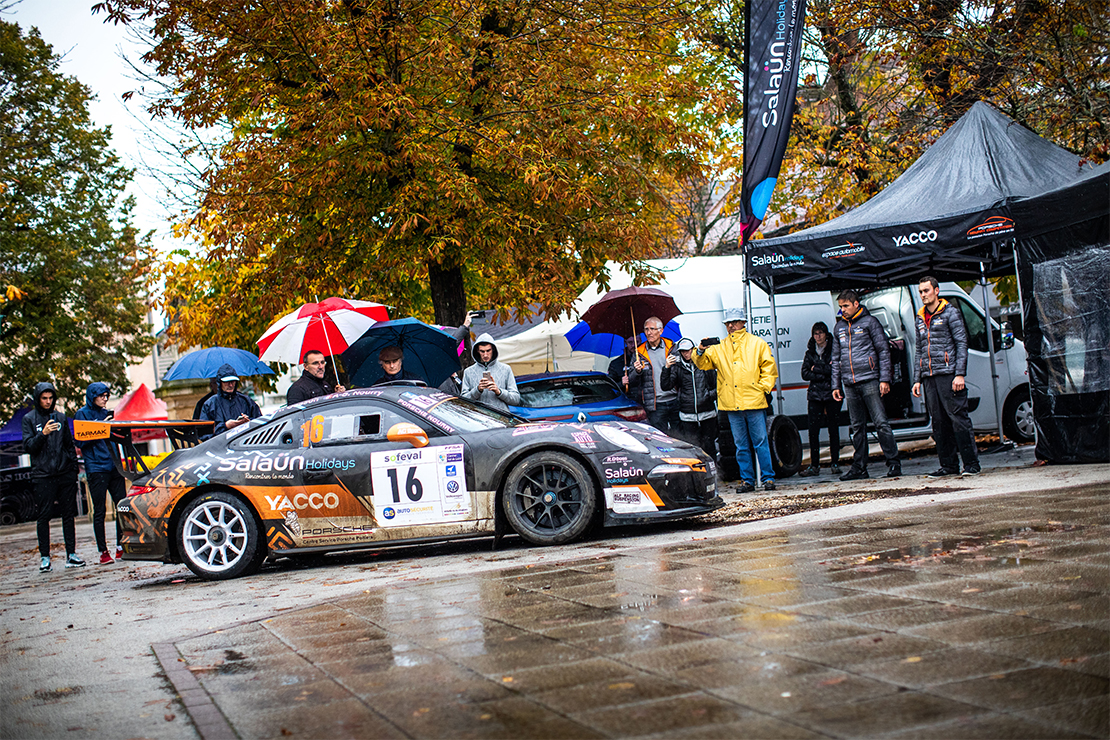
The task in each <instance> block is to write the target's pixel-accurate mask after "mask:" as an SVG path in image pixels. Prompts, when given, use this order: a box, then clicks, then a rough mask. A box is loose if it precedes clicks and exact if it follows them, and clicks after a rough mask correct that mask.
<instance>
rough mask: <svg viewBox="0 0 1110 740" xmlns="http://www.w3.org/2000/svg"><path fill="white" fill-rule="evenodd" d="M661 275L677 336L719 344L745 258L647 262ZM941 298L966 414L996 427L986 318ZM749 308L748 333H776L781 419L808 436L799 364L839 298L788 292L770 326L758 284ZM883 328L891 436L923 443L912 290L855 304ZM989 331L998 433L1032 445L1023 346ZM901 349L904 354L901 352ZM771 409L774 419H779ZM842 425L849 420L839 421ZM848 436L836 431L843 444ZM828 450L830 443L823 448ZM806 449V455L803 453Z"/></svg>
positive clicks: (965, 301)
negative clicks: (960, 337) (957, 320)
mask: <svg viewBox="0 0 1110 740" xmlns="http://www.w3.org/2000/svg"><path fill="white" fill-rule="evenodd" d="M650 264H651V265H652V266H653V267H656V268H658V269H660V270H662V271H663V273H664V276H665V277H664V281H663V282H662V283H661V284H660V285H659V286H657V287H659V288H661V289H662V290H665V291H666V292H668V293H670V294H671V295H672V296H673V297H674V299H675V303H676V304H677V305H678V307H679V308H680V309H682V311H683V314H682V315H681V316H679V317H678V318H677V319H676V321H677V323H678V325H679V327H680V328H681V329H682V335H683V336H686V337H690V338H691V339H694V340H695V341H696V340H698V339H701V338H703V337H723V336H724V325H723V324H722V323H721V310H722V308H723V307H725V306H742V305H743V304H744V286H743V257H742V256H727V257H695V258H690V259H687V260H653V261H652V262H651V263H650ZM940 290H941V295H942V296H943V297H944V298H946V299H948V301H949V302H951V303H952V304H953V305H955V306H958V307H959V309H960V312H961V313H962V314H963V317H964V322H965V323H966V324H967V329H968V369H967V387H968V408H969V410H970V412H971V421H972V424H973V425H974V427H975V430H976V431H977V432H991V431H994V430H996V429H997V428H998V422H997V418H996V410H995V409H996V407H995V402H994V399H993V396H992V389H991V376H990V356H989V353H988V350H987V335H986V316H985V314H984V311H983V309H982V307H980V306H979V304H978V303H976V302H975V301H974V300H973V299H972V298H971V297H970V296H969V295H968V294H967V293H965V292H964V291H963V290H962V289H961V288H960V287H959V286H958V285H956V284H955V283H942V284H941V288H940ZM751 302H752V305H751V308H750V311H749V318H748V331H750V332H752V333H753V334H755V335H757V336H761V337H763V338H764V339H766V340H767V341H768V343H770V341H771V337H772V326H773V325H777V330H778V337H777V341H778V353H779V354H778V360H779V382H780V383H781V386H782V391H783V406H782V413H783V415H785V416H789V417H790V418H791V419H792V420H793V421H794V423H795V424H796V425H797V427H798V430H799V431H800V432H801V433H802V435H803V437H808V432H807V430H808V428H809V423H808V420H807V414H806V389H807V388H808V385H809V384H808V383H807V382H806V381H804V380H802V375H801V367H802V359H803V358H804V357H805V352H806V347H807V345H808V344H809V338H810V330H811V328H812V326H813V324H814V323H816V322H818V321H823V322H825V324H826V325H827V326H828V327H829V330H830V331H831V330H832V328H833V326H834V325H835V323H836V315H837V311H838V310H839V307H838V306H837V304H836V293H830V292H825V291H821V292H813V293H790V294H778V295H776V296H775V307H776V312H775V319H776V321H775V322H774V324H773V323H772V317H771V306H770V301H769V299H768V297H767V295H766V294H765V293H764V292H763V291H762V290H760V289H759V288H757V287H756V286H755V285H753V286H752V287H751ZM860 302H861V303H863V304H864V305H865V306H867V308H868V310H869V311H870V312H871V313H872V314H873V315H874V316H875V317H876V318H877V319H878V320H879V321H880V322H881V323H882V324H883V326H884V328H885V329H886V333H887V335H888V336H889V337H890V339H891V340H892V341H893V342H894V344H895V347H896V349H895V350H894V351H893V353H892V357H891V360H892V363H893V367H894V377H893V379H892V380H893V382H892V389H891V393H889V394H888V395H887V396H886V397H885V398H884V401H885V403H886V408H887V413H888V415H889V417H890V421H891V427H892V428H893V430H894V436H895V438H896V439H899V440H909V439H920V438H925V437H928V436H930V435H931V434H932V428H931V426H930V422H929V418H928V415H927V413H926V411H925V406H924V399H922V398H915V397H914V396H913V395H912V394H911V393H910V385H911V383H910V380H911V378H912V375H911V372H910V364H909V363H910V362H911V361H912V360H913V358H914V357H915V356H916V346H915V345H916V336H915V332H914V315H915V314H916V313H917V310H918V309H919V308H920V307H921V300H920V298H919V297H918V295H917V286H916V285H911V286H904V287H897V288H886V289H881V290H876V291H874V292H871V293H868V294H867V295H865V296H863V297H862V298H861V299H860ZM991 326H992V328H993V330H994V346H995V367H996V369H997V373H998V398H999V401H1000V403H1001V404H1002V408H1003V414H1002V420H1003V428H1004V430H1005V432H1006V434H1007V436H1009V437H1010V438H1011V439H1013V440H1014V441H1018V442H1026V441H1031V440H1032V439H1033V424H1032V421H1033V417H1032V405H1031V403H1030V400H1029V378H1028V366H1027V364H1026V358H1025V345H1023V344H1022V343H1021V342H1018V341H1014V340H1013V338H1012V337H1002V335H1001V331H1000V329H999V328H998V325H997V324H996V323H995V322H994V321H993V320H991ZM898 347H903V348H904V349H898ZM777 410H778V409H777V408H776V412H777ZM844 423H845V425H847V414H846V413H845V415H844ZM847 440H848V435H847V430H846V429H844V430H842V432H841V441H842V445H843V444H844V443H845V442H847ZM822 446H823V447H824V448H825V449H826V450H827V449H828V445H827V443H826V444H824V445H822ZM807 449H808V448H807Z"/></svg>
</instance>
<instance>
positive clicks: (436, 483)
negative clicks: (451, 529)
mask: <svg viewBox="0 0 1110 740" xmlns="http://www.w3.org/2000/svg"><path fill="white" fill-rule="evenodd" d="M370 482H371V484H372V485H373V487H374V494H373V499H374V512H375V514H376V518H377V524H378V526H382V527H401V526H406V525H410V524H435V523H438V522H451V521H462V520H465V519H469V518H470V495H469V493H468V492H467V490H466V475H465V472H464V470H463V446H462V445H461V444H458V445H447V446H445V447H424V448H421V449H412V450H390V451H388V452H375V453H372V454H371V455H370Z"/></svg>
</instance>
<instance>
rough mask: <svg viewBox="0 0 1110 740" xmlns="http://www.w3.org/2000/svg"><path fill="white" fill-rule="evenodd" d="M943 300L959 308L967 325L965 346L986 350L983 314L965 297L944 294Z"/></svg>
mask: <svg viewBox="0 0 1110 740" xmlns="http://www.w3.org/2000/svg"><path fill="white" fill-rule="evenodd" d="M944 298H945V300H947V301H948V302H949V303H951V304H953V305H955V306H956V307H957V308H959V309H960V314H961V315H962V316H963V317H964V324H965V325H966V326H967V348H968V349H973V350H975V351H976V352H986V351H988V349H987V328H986V322H985V321H984V320H983V315H982V314H981V313H979V311H978V310H976V309H975V308H974V307H973V306H972V305H971V304H970V303H969V302H968V300H967V299H966V298H963V297H961V296H957V295H951V296H945V297H944Z"/></svg>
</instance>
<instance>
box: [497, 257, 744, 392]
mask: <svg viewBox="0 0 1110 740" xmlns="http://www.w3.org/2000/svg"><path fill="white" fill-rule="evenodd" d="M648 264H649V265H651V266H652V267H654V268H655V269H657V270H659V271H660V272H662V273H663V280H662V282H661V283H660V284H659V286H658V287H659V288H661V289H662V290H664V291H666V292H667V293H669V294H670V295H671V296H673V297H674V299H675V303H676V304H677V305H678V307H679V309H681V310H682V311H683V317H685V318H686V321H683V317H680V318H679V325H680V326H682V327H683V328H684V329H686V325H687V324H691V325H692V320H693V319H695V318H696V317H698V316H699V315H700V314H712V315H713V316H714V317H716V315H717V314H718V312H719V311H720V309H721V308H722V307H723V306H742V305H744V297H743V275H744V258H743V256H742V255H730V256H722V257H689V258H686V259H666V260H650V261H649V262H648ZM609 270H610V274H611V276H612V277H611V280H610V284H609V288H610V290H617V289H619V288H627V287H629V286H630V285H632V276H631V275H629V274H628V273H626V272H623V271H622V270H621V269H620V266H619V265H618V264H617V263H615V262H612V263H609ZM722 283H725V284H726V285H727V286H728V287H726V288H725V289H724V290H722V289H721V288H720V286H721V285H722ZM733 285H734V286H735V290H732V287H731V286H733ZM602 295H604V291H601V290H599V288H598V285H597V283H592V284H590V285H589V286H588V287H587V288H586V289H585V290H584V291H582V293H581V294H580V295H579V296H578V300H577V301H575V303H574V311H573V316H571V317H563V318H559V319H553V320H550V321H545V322H543V323H541V324H537V325H535V326H532V327H530V328H528V329H526V330H524V331H522V332H520V333H519V334H516V335H514V336H510V337H502V338H501V339H498V340H497V353H498V359H499V360H501V362H504V363H506V364H508V365H510V366H512V368H513V372H514V373H515V374H517V375H525V374H528V373H539V372H544V371H546V370H602V371H604V370H606V369H607V368H608V367H609V358H608V357H602V356H601V355H595V354H593V353H592V352H573V351H571V348H570V343H569V342H568V341H567V340H566V338H565V337H564V336H563V335H564V334H566V333H567V332H568V331H570V330H571V329H572V328H573V327H574V326H575V324H577V323H578V321H579V318H578V317H580V316H581V315H582V314H583V313H585V312H586V310H587V309H589V307H590V306H592V305H594V304H595V303H596V302H597V301H598V299H599V298H600V297H601V296H602ZM712 321H718V319H716V318H714V319H712ZM699 323H700V322H699Z"/></svg>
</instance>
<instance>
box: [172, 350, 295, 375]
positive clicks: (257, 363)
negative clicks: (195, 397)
mask: <svg viewBox="0 0 1110 740" xmlns="http://www.w3.org/2000/svg"><path fill="white" fill-rule="evenodd" d="M225 363H226V364H228V365H231V366H232V367H233V368H235V374H236V375H239V376H244V375H273V374H274V371H273V370H271V369H270V366H269V365H267V364H266V363H264V362H262V361H261V360H259V359H258V357H256V356H255V355H252V354H251V353H250V352H247V351H246V350H245V349H231V348H230V347H208V348H207V349H197V350H193V351H192V352H189V353H187V354H185V355H182V356H181V357H180V358H179V359H178V360H177V362H175V363H173V367H171V368H170V369H169V371H168V372H167V373H166V375H165V377H163V378H162V380H166V381H170V380H190V379H197V380H199V379H203V380H207V379H209V378H214V377H216V372H217V371H218V370H219V369H220V365H223V364H225Z"/></svg>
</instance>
